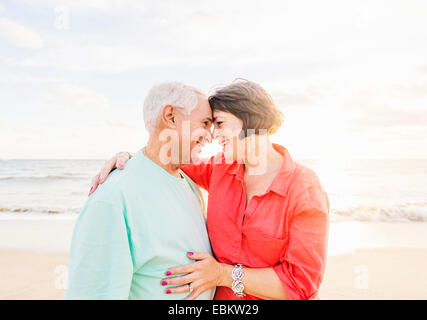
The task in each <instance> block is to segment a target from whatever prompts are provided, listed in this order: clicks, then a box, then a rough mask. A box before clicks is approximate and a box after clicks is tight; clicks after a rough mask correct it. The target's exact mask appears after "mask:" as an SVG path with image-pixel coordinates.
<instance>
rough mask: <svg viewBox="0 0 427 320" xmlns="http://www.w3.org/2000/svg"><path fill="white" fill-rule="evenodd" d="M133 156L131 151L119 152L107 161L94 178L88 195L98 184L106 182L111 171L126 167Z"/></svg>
mask: <svg viewBox="0 0 427 320" xmlns="http://www.w3.org/2000/svg"><path fill="white" fill-rule="evenodd" d="M131 157H132V155H131V154H130V153H129V152H119V153H117V154H116V155H115V156H114V157H112V158H111V159H110V160H107V161H105V164H104V167H102V168H101V171H99V172H98V173H97V174H96V175H95V176H94V177H93V178H92V185H91V187H90V190H89V194H88V196H90V195H91V194H92V193H94V192H95V190H96V188H98V185H100V184H102V183H104V181H105V179H107V177H108V175H109V174H110V172H111V171H113V170H114V169H116V168H117V169H120V170H122V169H124V168H125V165H126V162H128V160H129V159H130V158H131Z"/></svg>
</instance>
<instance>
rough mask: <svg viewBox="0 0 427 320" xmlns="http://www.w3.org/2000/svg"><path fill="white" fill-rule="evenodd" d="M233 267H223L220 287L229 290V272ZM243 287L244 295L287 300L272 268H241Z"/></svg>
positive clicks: (230, 282) (230, 279)
mask: <svg viewBox="0 0 427 320" xmlns="http://www.w3.org/2000/svg"><path fill="white" fill-rule="evenodd" d="M233 268H234V266H232V265H228V264H226V265H224V266H223V270H224V271H223V276H222V277H221V281H222V282H221V284H220V286H224V287H229V288H231V286H232V284H233V278H232V277H231V272H232V270H233ZM243 273H244V276H243V279H242V282H243V285H244V286H245V294H250V295H251V296H255V297H258V298H261V299H264V300H288V296H287V294H286V291H285V289H284V288H283V285H282V283H281V282H280V279H279V277H278V276H277V273H276V272H275V271H274V270H273V268H243Z"/></svg>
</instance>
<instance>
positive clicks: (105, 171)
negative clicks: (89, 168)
mask: <svg viewBox="0 0 427 320" xmlns="http://www.w3.org/2000/svg"><path fill="white" fill-rule="evenodd" d="M131 157H132V155H131V153H129V152H119V153H117V154H116V155H115V156H114V157H112V158H111V159H110V160H107V161H106V162H105V164H104V167H102V169H101V171H100V172H99V173H98V174H96V175H95V176H94V177H93V178H92V185H91V188H90V190H89V194H88V196H90V195H91V194H92V193H94V192H95V190H96V188H98V186H99V185H100V184H102V183H104V181H105V180H106V179H107V177H108V175H109V174H110V172H111V171H113V170H114V169H120V170H122V169H124V168H125V165H126V163H127V162H128V160H129V159H130V158H131ZM212 161H213V158H212V159H209V160H207V161H201V162H200V163H197V164H195V163H190V164H186V165H183V166H181V168H180V169H181V170H182V171H184V173H185V174H186V175H188V176H189V177H190V178H191V180H193V181H194V182H195V183H196V184H198V185H199V186H200V187H202V188H203V189H205V190H209V184H210V180H211V174H212V163H213V162H212Z"/></svg>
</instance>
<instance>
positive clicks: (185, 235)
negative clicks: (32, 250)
mask: <svg viewBox="0 0 427 320" xmlns="http://www.w3.org/2000/svg"><path fill="white" fill-rule="evenodd" d="M182 174H183V173H182ZM187 178H188V177H187ZM188 179H189V178H188ZM193 188H194V186H193V185H192V184H189V182H188V181H187V180H186V179H183V178H177V177H174V176H172V175H171V174H169V173H168V172H167V171H165V170H164V169H163V168H161V167H160V166H158V165H156V164H155V163H154V162H152V161H151V160H150V159H148V158H147V157H145V156H144V155H143V153H142V152H141V151H138V152H137V153H136V155H135V156H134V157H133V158H132V159H130V160H129V161H128V163H127V164H126V168H125V169H124V170H115V171H114V172H112V173H111V174H110V176H109V177H108V179H107V180H106V181H105V182H104V183H103V184H102V185H100V186H99V187H98V189H97V190H96V191H95V192H94V193H93V194H92V195H91V196H90V198H89V199H88V201H87V202H86V204H85V206H84V208H83V210H82V212H81V213H80V215H79V217H78V219H77V222H76V225H75V228H74V232H73V239H72V243H71V250H70V255H69V266H68V289H67V290H66V292H65V299H144V300H145V299H161V300H164V299H183V298H185V297H186V296H187V295H188V293H184V294H166V293H165V287H163V286H161V284H160V282H161V279H162V278H165V277H166V276H165V272H166V270H168V269H169V268H172V267H176V266H180V265H184V264H188V263H191V262H194V261H193V260H190V259H188V257H187V252H188V251H192V252H209V253H212V251H211V247H210V243H209V238H208V234H207V230H206V221H205V218H204V216H203V212H202V210H201V207H200V203H199V198H198V197H197V196H196V193H195V192H194V189H193ZM214 291H215V290H214V289H212V290H209V291H206V292H205V293H203V294H202V295H200V296H199V299H213V295H214Z"/></svg>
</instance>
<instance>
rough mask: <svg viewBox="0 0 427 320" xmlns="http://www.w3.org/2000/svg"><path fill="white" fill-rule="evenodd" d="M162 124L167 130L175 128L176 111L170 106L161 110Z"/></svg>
mask: <svg viewBox="0 0 427 320" xmlns="http://www.w3.org/2000/svg"><path fill="white" fill-rule="evenodd" d="M162 122H163V124H164V125H165V126H166V127H167V128H173V129H175V128H176V109H175V108H174V107H173V106H171V105H170V104H168V105H166V106H164V107H163V109H162Z"/></svg>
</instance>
